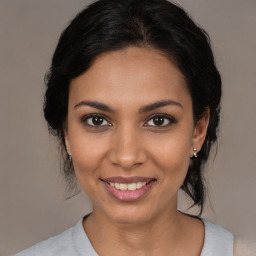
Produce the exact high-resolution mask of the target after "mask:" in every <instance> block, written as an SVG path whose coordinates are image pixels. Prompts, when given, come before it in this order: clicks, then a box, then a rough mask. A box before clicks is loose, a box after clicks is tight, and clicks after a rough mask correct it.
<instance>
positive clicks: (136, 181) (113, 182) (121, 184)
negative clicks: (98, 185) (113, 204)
mask: <svg viewBox="0 0 256 256" xmlns="http://www.w3.org/2000/svg"><path fill="white" fill-rule="evenodd" d="M100 180H101V181H102V183H103V184H104V186H105V188H106V190H107V192H108V193H109V194H110V195H111V196H113V197H114V198H116V199H118V200H120V201H136V200H139V199H141V198H142V197H143V196H144V195H145V194H147V193H148V192H149V191H150V190H151V188H152V186H153V185H154V184H155V183H156V179H155V178H147V177H129V178H124V177H111V178H106V179H100Z"/></svg>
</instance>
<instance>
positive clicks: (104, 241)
mask: <svg viewBox="0 0 256 256" xmlns="http://www.w3.org/2000/svg"><path fill="white" fill-rule="evenodd" d="M166 100H171V101H174V102H175V104H168V105H166V106H161V107H157V108H154V109H150V110H149V109H147V111H145V106H148V105H150V104H152V103H156V102H162V101H166ZM84 101H86V102H88V101H90V102H91V101H94V102H95V101H96V102H98V103H101V104H105V105H107V106H108V107H109V108H111V111H109V110H102V109H101V110H100V109H98V108H97V107H95V106H88V105H87V104H83V103H81V102H84ZM143 108H144V111H142V110H143ZM91 114H100V115H103V116H104V121H103V123H102V125H98V126H97V127H95V124H94V123H93V122H92V121H93V119H92V118H90V117H88V115H91ZM155 114H160V115H162V114H164V115H166V116H167V117H168V118H166V117H165V118H164V123H163V124H162V125H158V126H157V125H156V123H155V122H154V120H153V119H152V115H155ZM169 117H170V119H169ZM208 121H209V112H206V114H205V116H204V117H203V118H202V119H201V120H199V121H198V123H197V124H194V121H193V113H192V99H191V96H190V94H189V91H188V88H187V85H186V82H185V79H184V77H183V75H182V73H181V72H180V70H179V69H178V68H177V67H176V66H175V65H174V64H173V63H172V62H171V61H170V59H168V58H167V57H166V56H164V55H163V54H162V53H161V52H159V51H157V50H154V49H152V48H137V47H129V48H126V49H124V50H120V51H114V52H109V53H105V54H102V55H100V56H99V57H98V58H97V59H96V60H95V61H94V63H93V65H92V66H91V67H90V68H89V70H87V71H86V72H85V73H84V74H82V75H81V76H79V77H77V78H76V79H74V80H72V82H71V85H70V93H69V106H68V118H67V128H66V130H65V142H66V146H67V148H68V152H69V153H70V154H71V155H72V159H73V164H74V168H75V172H76V176H77V179H78V182H79V183H80V185H81V187H82V189H83V190H84V191H85V193H86V194H87V195H88V196H89V197H90V199H91V201H92V205H93V212H92V214H91V215H90V216H89V217H87V218H86V219H85V220H84V223H83V225H84V229H85V231H86V233H87V235H88V237H89V239H90V241H91V243H92V245H93V247H94V248H95V250H96V251H97V253H98V254H99V255H119V256H120V255H176V256H179V255H191V256H193V255H195V256H196V255H200V252H201V249H202V246H203V240H204V227H203V224H202V222H201V221H200V220H198V219H195V218H191V217H188V216H185V215H184V214H181V213H179V212H177V193H178V190H179V188H180V187H181V185H182V183H183V180H184V178H185V176H186V173H187V170H188V165H189V161H190V158H191V157H192V156H193V148H197V150H198V151H199V150H200V148H201V146H202V144H203V141H204V138H205V135H206V131H207V126H208ZM113 176H121V177H133V176H142V177H150V178H154V179H156V182H154V184H153V185H152V187H151V189H150V190H149V191H148V192H147V193H146V194H145V195H143V197H141V198H139V199H138V200H135V201H131V202H124V201H121V200H118V199H116V198H114V197H113V196H112V195H111V194H109V193H108V192H107V190H106V188H105V186H104V184H103V182H102V181H101V179H105V178H108V177H113ZM113 244H114V245H115V246H113ZM184 245H186V246H184Z"/></svg>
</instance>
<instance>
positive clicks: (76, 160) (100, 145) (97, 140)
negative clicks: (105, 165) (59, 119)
mask: <svg viewBox="0 0 256 256" xmlns="http://www.w3.org/2000/svg"><path fill="white" fill-rule="evenodd" d="M72 135H74V136H72ZM69 141H70V148H71V149H72V158H73V164H74V168H75V172H76V175H77V178H78V180H79V183H80V184H81V183H89V182H90V181H92V180H93V179H95V178H96V179H98V178H99V177H98V176H97V175H99V172H98V171H97V170H98V169H99V167H100V165H101V164H102V162H103V161H104V158H105V155H106V151H107V148H106V147H107V144H108V143H107V141H106V137H105V138H104V137H103V136H98V135H96V134H94V135H91V134H85V132H84V131H81V130H79V132H78V130H72V129H71V130H70V137H69ZM81 185H82V184H81Z"/></svg>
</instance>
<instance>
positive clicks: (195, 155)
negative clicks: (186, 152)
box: [193, 148, 197, 157]
mask: <svg viewBox="0 0 256 256" xmlns="http://www.w3.org/2000/svg"><path fill="white" fill-rule="evenodd" d="M193 151H194V157H197V152H196V151H197V149H196V148H193Z"/></svg>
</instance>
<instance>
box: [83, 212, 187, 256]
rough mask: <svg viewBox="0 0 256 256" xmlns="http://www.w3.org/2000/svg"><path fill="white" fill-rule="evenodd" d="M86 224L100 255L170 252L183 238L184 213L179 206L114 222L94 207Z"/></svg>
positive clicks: (90, 237)
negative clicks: (144, 219)
mask: <svg viewBox="0 0 256 256" xmlns="http://www.w3.org/2000/svg"><path fill="white" fill-rule="evenodd" d="M84 228H85V231H86V233H87V235H88V237H89V239H90V241H91V243H92V245H93V247H94V248H96V249H97V252H98V254H99V255H119V256H120V255H134V252H136V255H167V254H168V250H170V248H172V250H173V251H175V249H176V247H177V246H178V244H179V242H180V241H181V240H182V239H181V238H182V223H181V214H180V213H178V212H177V210H176V207H173V208H171V209H168V210H165V211H164V212H162V213H161V214H160V215H158V216H156V217H154V218H153V219H151V220H150V221H148V222H143V223H136V224H120V223H115V222H113V221H112V220H110V219H109V218H108V217H106V216H105V215H104V214H103V213H102V212H101V211H97V210H96V209H95V210H94V211H93V213H92V214H91V215H90V216H89V217H88V218H87V219H86V221H84ZM113 244H114V245H115V246H113ZM160 251H162V253H160ZM164 251H165V253H164ZM154 252H155V253H154Z"/></svg>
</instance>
